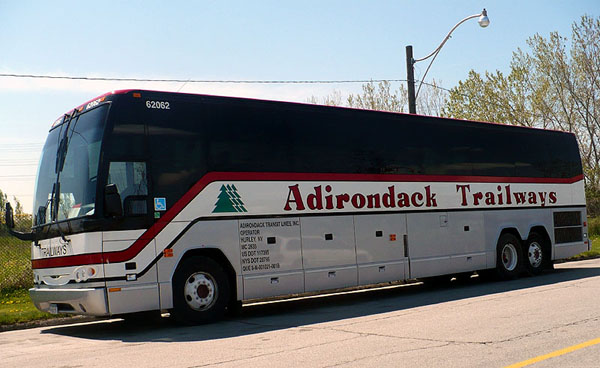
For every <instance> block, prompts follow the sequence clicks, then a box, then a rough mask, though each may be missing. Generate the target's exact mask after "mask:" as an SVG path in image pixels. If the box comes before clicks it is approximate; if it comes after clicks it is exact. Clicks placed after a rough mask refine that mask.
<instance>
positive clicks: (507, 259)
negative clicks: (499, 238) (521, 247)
mask: <svg viewBox="0 0 600 368" xmlns="http://www.w3.org/2000/svg"><path fill="white" fill-rule="evenodd" d="M500 255H501V257H502V265H503V266H504V268H505V269H506V270H507V271H513V270H514V269H515V268H517V262H518V261H519V256H518V254H517V248H515V246H514V245H513V244H511V243H508V244H504V247H502V253H501V254H500Z"/></svg>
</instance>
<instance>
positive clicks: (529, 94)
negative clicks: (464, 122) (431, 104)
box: [442, 16, 600, 197]
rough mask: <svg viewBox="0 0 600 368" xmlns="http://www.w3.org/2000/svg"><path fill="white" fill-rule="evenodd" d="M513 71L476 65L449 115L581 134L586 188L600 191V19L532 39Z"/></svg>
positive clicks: (456, 90) (449, 104) (452, 97)
mask: <svg viewBox="0 0 600 368" xmlns="http://www.w3.org/2000/svg"><path fill="white" fill-rule="evenodd" d="M527 44H528V46H529V50H527V51H524V50H521V49H518V50H517V51H516V52H514V53H513V55H512V60H511V64H510V72H509V74H508V75H504V74H503V73H501V72H499V71H496V72H494V73H490V72H485V73H484V74H483V76H482V75H481V74H479V73H477V72H475V71H473V70H471V71H470V72H469V76H468V78H467V79H466V80H464V81H461V82H459V84H458V86H456V87H455V88H453V89H452V90H451V92H450V96H449V99H448V102H447V104H446V106H445V107H444V109H443V112H442V114H443V115H444V116H449V117H454V118H459V119H473V120H483V121H492V122H497V123H502V124H515V125H523V126H530V127H539V128H547V129H557V130H562V131H568V132H572V133H574V134H575V135H576V137H577V141H578V143H579V147H580V150H581V157H582V161H583V167H584V173H585V184H586V191H587V192H588V193H589V194H590V195H592V197H595V195H594V194H593V193H600V18H592V17H590V16H583V17H581V20H580V21H579V22H576V23H574V24H573V26H572V35H571V38H570V39H567V38H566V37H563V36H561V35H559V34H558V33H557V32H552V33H550V35H549V37H547V38H545V37H542V36H540V35H539V34H536V35H534V36H533V37H530V38H529V39H528V40H527Z"/></svg>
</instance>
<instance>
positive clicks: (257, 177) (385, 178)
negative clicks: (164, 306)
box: [31, 172, 583, 269]
mask: <svg viewBox="0 0 600 368" xmlns="http://www.w3.org/2000/svg"><path fill="white" fill-rule="evenodd" d="M580 180H583V175H578V176H575V177H573V178H520V177H497V176H451V175H393V174H327V173H323V174H320V173H258V172H256V173H254V172H210V173H208V174H206V175H204V176H203V177H202V178H201V179H200V180H199V181H198V182H197V183H196V184H194V186H193V187H192V188H191V189H190V190H189V191H187V193H185V194H184V195H183V196H182V197H181V198H180V199H179V200H178V201H177V202H176V203H175V204H174V205H173V206H172V207H171V208H170V209H169V210H168V211H167V212H165V214H164V215H163V216H162V217H161V218H160V219H159V220H158V221H157V222H156V223H154V225H152V226H151V227H150V228H149V229H148V230H146V231H145V232H144V233H143V234H142V235H141V236H140V237H139V238H138V239H137V240H136V241H135V242H134V243H133V244H132V245H131V246H130V247H129V248H127V249H124V250H121V251H115V252H106V253H88V254H80V255H74V256H66V257H56V258H44V259H34V260H32V261H31V266H32V268H33V269H40V268H51V267H68V266H79V265H86V264H102V263H107V264H108V263H118V262H125V261H128V260H130V259H132V258H134V257H135V256H137V255H138V254H139V253H140V252H141V251H142V249H144V248H145V247H146V246H147V245H148V244H149V243H150V242H151V241H152V240H153V239H154V238H155V237H156V236H157V235H158V234H159V233H160V232H161V231H162V230H163V229H164V228H165V227H166V226H167V225H168V224H169V223H170V222H171V221H172V220H173V219H174V218H175V216H177V215H178V214H179V213H180V212H181V211H182V210H183V209H184V208H185V207H186V206H187V205H188V204H189V203H190V202H191V201H192V200H193V199H194V198H196V196H197V195H198V194H200V192H201V191H202V190H204V188H206V187H207V186H208V185H209V184H210V183H213V182H215V181H330V182H335V181H357V182H358V181H360V182H457V183H458V182H468V183H523V184H528V183H532V184H572V183H575V182H578V181H580Z"/></svg>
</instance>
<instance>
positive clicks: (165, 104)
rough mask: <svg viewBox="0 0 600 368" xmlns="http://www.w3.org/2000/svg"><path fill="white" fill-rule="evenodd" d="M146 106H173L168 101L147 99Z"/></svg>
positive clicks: (157, 107)
mask: <svg viewBox="0 0 600 368" xmlns="http://www.w3.org/2000/svg"><path fill="white" fill-rule="evenodd" d="M146 107H147V108H149V109H161V110H170V109H171V106H170V105H169V103H168V102H166V101H146Z"/></svg>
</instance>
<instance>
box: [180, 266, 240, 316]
mask: <svg viewBox="0 0 600 368" xmlns="http://www.w3.org/2000/svg"><path fill="white" fill-rule="evenodd" d="M229 299H230V286H229V281H228V279H227V275H226V274H225V271H224V270H223V268H222V267H221V265H219V263H217V262H216V261H214V260H213V259H211V258H208V257H201V256H200V257H190V258H187V259H184V260H183V261H182V262H181V264H180V265H179V267H178V268H177V271H176V272H175V276H174V277H173V311H172V315H173V317H174V318H175V320H176V321H177V322H180V323H185V322H191V323H207V322H213V321H216V320H219V319H220V318H222V317H223V315H224V313H225V310H226V309H227V304H228V303H229Z"/></svg>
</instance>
